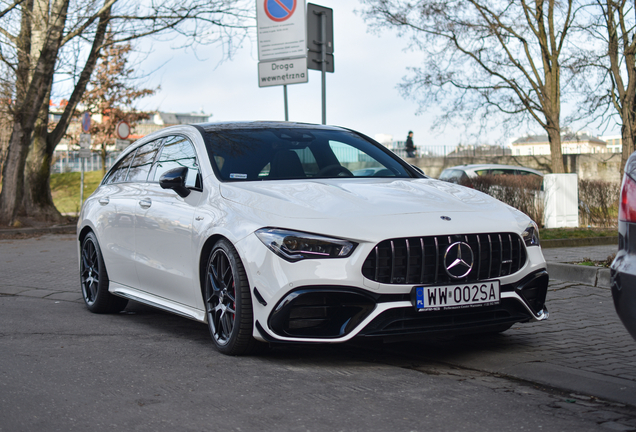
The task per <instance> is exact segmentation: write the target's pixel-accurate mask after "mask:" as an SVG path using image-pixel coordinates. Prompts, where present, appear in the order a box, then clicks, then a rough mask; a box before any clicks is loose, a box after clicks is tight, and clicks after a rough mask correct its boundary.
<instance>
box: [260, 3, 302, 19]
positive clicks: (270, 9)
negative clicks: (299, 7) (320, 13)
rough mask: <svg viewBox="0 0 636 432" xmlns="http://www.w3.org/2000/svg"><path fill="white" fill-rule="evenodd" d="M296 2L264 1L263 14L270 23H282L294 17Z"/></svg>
mask: <svg viewBox="0 0 636 432" xmlns="http://www.w3.org/2000/svg"><path fill="white" fill-rule="evenodd" d="M297 3H298V2H297V1H296V0H265V13H266V14H267V16H268V17H269V19H271V20H272V21H276V22H282V21H286V20H288V19H289V18H291V17H292V16H294V11H295V10H296V4H297Z"/></svg>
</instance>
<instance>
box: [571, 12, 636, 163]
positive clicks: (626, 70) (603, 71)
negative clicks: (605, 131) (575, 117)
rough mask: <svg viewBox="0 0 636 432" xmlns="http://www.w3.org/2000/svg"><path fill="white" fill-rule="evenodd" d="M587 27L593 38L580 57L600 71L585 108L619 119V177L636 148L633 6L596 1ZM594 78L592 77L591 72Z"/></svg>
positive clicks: (603, 118) (604, 118)
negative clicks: (620, 149) (621, 144)
mask: <svg viewBox="0 0 636 432" xmlns="http://www.w3.org/2000/svg"><path fill="white" fill-rule="evenodd" d="M590 6H591V7H590V8H589V10H590V12H591V13H590V16H591V17H592V22H591V23H589V24H590V25H588V26H586V28H587V29H588V30H589V32H590V34H591V35H592V37H593V40H592V41H590V44H589V47H588V49H586V50H585V51H584V53H585V55H584V56H582V58H583V61H584V63H585V64H586V66H587V67H588V68H589V69H592V70H596V71H597V72H600V74H599V75H597V76H596V78H598V79H597V80H595V82H594V84H595V86H594V90H595V91H591V92H588V98H587V103H588V104H587V105H586V106H587V108H588V110H589V111H588V112H589V113H590V114H595V115H596V116H597V117H594V118H596V119H600V120H601V121H602V122H612V120H613V118H614V117H616V114H618V117H619V118H620V124H621V138H622V143H623V154H622V158H621V176H622V175H623V172H624V169H625V164H626V162H627V159H628V158H629V155H630V154H632V153H633V152H634V150H636V148H635V146H634V143H635V140H636V8H635V7H634V2H633V1H630V2H628V1H627V0H618V1H615V0H596V1H595V3H593V4H592V5H590ZM590 76H591V78H592V79H593V78H594V76H593V75H592V74H590Z"/></svg>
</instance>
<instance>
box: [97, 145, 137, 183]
mask: <svg viewBox="0 0 636 432" xmlns="http://www.w3.org/2000/svg"><path fill="white" fill-rule="evenodd" d="M134 156H135V152H134V151H133V152H130V153H129V154H128V155H127V156H126V157H124V158H123V159H122V160H120V161H119V163H117V165H115V166H114V167H113V169H112V170H111V171H110V173H108V177H107V178H106V180H104V184H108V183H121V182H123V181H125V180H126V175H127V174H128V167H129V166H130V162H131V161H132V160H133V157H134Z"/></svg>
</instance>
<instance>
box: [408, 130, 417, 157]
mask: <svg viewBox="0 0 636 432" xmlns="http://www.w3.org/2000/svg"><path fill="white" fill-rule="evenodd" d="M406 157H410V158H412V157H415V145H414V144H413V131H409V134H408V136H407V137H406Z"/></svg>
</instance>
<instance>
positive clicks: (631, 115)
mask: <svg viewBox="0 0 636 432" xmlns="http://www.w3.org/2000/svg"><path fill="white" fill-rule="evenodd" d="M626 102H627V101H625V102H624V103H623V113H622V114H623V115H622V116H621V117H622V120H623V125H622V126H621V138H622V145H623V150H622V155H621V178H623V174H624V173H625V164H627V159H629V156H630V155H631V154H632V153H633V152H634V132H635V131H634V128H635V127H636V113H635V112H633V111H632V108H633V107H634V105H635V104H633V103H630V104H628V103H626Z"/></svg>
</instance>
